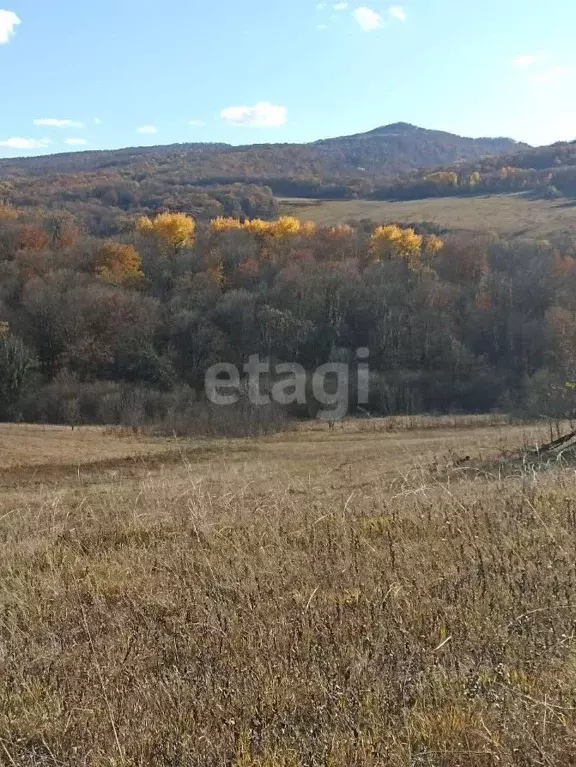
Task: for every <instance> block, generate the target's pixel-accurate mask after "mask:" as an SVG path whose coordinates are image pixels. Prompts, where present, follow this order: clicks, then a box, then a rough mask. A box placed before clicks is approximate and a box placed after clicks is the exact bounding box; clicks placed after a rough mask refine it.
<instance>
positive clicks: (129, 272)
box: [94, 242, 144, 286]
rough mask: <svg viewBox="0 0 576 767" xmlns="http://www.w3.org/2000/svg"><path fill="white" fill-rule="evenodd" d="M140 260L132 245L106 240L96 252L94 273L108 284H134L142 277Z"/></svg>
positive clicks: (139, 281) (140, 280)
mask: <svg viewBox="0 0 576 767" xmlns="http://www.w3.org/2000/svg"><path fill="white" fill-rule="evenodd" d="M141 267H142V260H141V258H140V255H139V253H138V251H137V250H136V248H135V247H134V246H133V245H125V244H123V243H121V242H107V243H105V244H104V245H103V246H102V247H101V248H100V249H99V250H98V251H97V253H96V257H95V262H94V268H95V272H96V274H97V275H98V276H99V277H101V278H102V279H103V280H104V281H105V282H107V283H109V284H110V285H127V286H136V285H138V284H139V283H141V282H142V280H143V279H144V274H143V272H142V269H141Z"/></svg>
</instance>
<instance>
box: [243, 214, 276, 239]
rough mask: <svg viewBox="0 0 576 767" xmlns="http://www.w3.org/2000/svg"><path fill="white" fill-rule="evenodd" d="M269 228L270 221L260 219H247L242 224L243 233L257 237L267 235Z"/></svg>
mask: <svg viewBox="0 0 576 767" xmlns="http://www.w3.org/2000/svg"><path fill="white" fill-rule="evenodd" d="M271 226H272V224H271V223H270V221H264V220H263V219H261V218H247V219H246V221H245V222H244V229H245V231H247V232H249V233H250V234H255V235H257V236H261V235H264V234H269V233H270V228H271Z"/></svg>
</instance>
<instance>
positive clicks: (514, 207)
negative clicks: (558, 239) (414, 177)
mask: <svg viewBox="0 0 576 767" xmlns="http://www.w3.org/2000/svg"><path fill="white" fill-rule="evenodd" d="M280 203H281V211H282V212H283V213H290V214H292V215H294V216H297V217H298V218H300V219H302V220H312V221H316V222H317V223H320V224H328V225H330V224H338V223H342V222H343V221H348V220H351V219H354V220H359V219H362V218H370V219H372V220H374V221H376V222H378V223H385V222H388V221H394V222H397V223H413V222H418V221H430V222H433V223H435V224H438V225H439V226H443V227H446V228H448V229H468V230H484V231H486V230H492V231H494V232H497V233H498V234H500V235H504V236H529V237H547V236H549V235H551V234H559V233H561V232H568V231H569V232H574V233H576V206H573V205H572V204H571V203H569V202H567V201H566V200H554V201H552V200H537V199H530V198H529V197H526V196H523V195H519V194H507V195H506V194H502V195H490V196H487V197H471V198H470V197H435V198H431V199H426V200H411V201H407V202H385V201H384V202H379V201H371V200H342V201H341V200H327V201H318V200H296V199H283V200H280Z"/></svg>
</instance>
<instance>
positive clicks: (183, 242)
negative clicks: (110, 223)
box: [136, 213, 196, 253]
mask: <svg viewBox="0 0 576 767" xmlns="http://www.w3.org/2000/svg"><path fill="white" fill-rule="evenodd" d="M136 230H137V231H138V232H139V233H140V234H141V235H144V236H145V237H151V238H155V239H156V240H157V241H158V242H159V243H160V245H161V247H162V249H163V250H166V251H168V252H169V253H178V252H180V251H182V250H184V249H185V248H189V247H191V246H192V245H193V244H194V235H195V231H196V222H195V221H194V219H193V218H192V217H191V216H187V215H186V214H185V213H160V215H158V216H156V218H148V217H147V216H143V217H142V218H139V219H138V221H137V222H136Z"/></svg>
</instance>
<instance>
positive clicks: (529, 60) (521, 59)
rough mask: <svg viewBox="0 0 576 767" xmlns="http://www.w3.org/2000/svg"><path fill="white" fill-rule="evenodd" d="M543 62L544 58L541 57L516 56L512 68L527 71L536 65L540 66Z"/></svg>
mask: <svg viewBox="0 0 576 767" xmlns="http://www.w3.org/2000/svg"><path fill="white" fill-rule="evenodd" d="M541 61H544V56H541V55H537V56H529V55H527V56H516V58H515V59H513V60H512V66H513V67H516V68H517V69H526V68H527V67H531V66H533V65H534V64H539V63H540V62H541Z"/></svg>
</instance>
